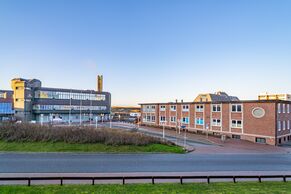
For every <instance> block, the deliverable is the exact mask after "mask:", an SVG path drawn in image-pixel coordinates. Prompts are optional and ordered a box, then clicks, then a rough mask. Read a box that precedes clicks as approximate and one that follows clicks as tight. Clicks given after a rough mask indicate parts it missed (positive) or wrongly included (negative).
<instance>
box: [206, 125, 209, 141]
mask: <svg viewBox="0 0 291 194" xmlns="http://www.w3.org/2000/svg"><path fill="white" fill-rule="evenodd" d="M208 129H209V124H208V123H207V124H206V138H207V139H208Z"/></svg>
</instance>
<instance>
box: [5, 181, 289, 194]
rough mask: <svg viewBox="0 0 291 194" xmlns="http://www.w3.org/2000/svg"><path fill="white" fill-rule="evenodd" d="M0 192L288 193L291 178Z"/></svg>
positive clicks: (10, 188)
mask: <svg viewBox="0 0 291 194" xmlns="http://www.w3.org/2000/svg"><path fill="white" fill-rule="evenodd" d="M0 193H1V194H8V193H9V194H10V193H23V194H25V193H33V194H39V193H42V194H44V193H47V194H51V193H60V194H61V193H70V194H72V193H102V194H103V193H105V194H109V193H112V194H116V193H117V194H118V193H122V194H126V193H132V194H142V193H146V194H149V193H157V194H158V193H164V194H171V193H175V194H177V193H179V194H180V193H189V194H195V193H196V194H207V193H211V194H213V193H214V194H223V193H225V194H231V193H233V194H237V193H239V194H244V193H250V194H252V193H256V194H258V193H261V194H268V193H271V194H276V193H277V194H279V193H280V194H281V193H291V182H290V183H283V182H263V183H257V182H245V183H242V182H241V183H211V184H209V185H208V184H206V183H191V184H183V185H180V184H155V185H151V184H127V185H109V184H108V185H95V186H92V185H64V186H59V185H49V186H31V187H28V186H0Z"/></svg>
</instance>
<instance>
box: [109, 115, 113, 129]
mask: <svg viewBox="0 0 291 194" xmlns="http://www.w3.org/2000/svg"><path fill="white" fill-rule="evenodd" d="M112 117H113V115H111V114H110V115H109V128H110V129H111V128H112Z"/></svg>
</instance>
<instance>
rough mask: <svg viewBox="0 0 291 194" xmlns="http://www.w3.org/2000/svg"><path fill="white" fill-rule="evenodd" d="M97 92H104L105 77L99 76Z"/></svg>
mask: <svg viewBox="0 0 291 194" xmlns="http://www.w3.org/2000/svg"><path fill="white" fill-rule="evenodd" d="M97 79H98V80H97V91H98V92H102V91H103V75H98V76H97Z"/></svg>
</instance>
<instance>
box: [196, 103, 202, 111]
mask: <svg viewBox="0 0 291 194" xmlns="http://www.w3.org/2000/svg"><path fill="white" fill-rule="evenodd" d="M196 111H197V112H203V111H204V106H203V105H197V106H196Z"/></svg>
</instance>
